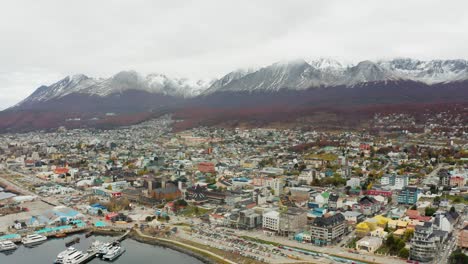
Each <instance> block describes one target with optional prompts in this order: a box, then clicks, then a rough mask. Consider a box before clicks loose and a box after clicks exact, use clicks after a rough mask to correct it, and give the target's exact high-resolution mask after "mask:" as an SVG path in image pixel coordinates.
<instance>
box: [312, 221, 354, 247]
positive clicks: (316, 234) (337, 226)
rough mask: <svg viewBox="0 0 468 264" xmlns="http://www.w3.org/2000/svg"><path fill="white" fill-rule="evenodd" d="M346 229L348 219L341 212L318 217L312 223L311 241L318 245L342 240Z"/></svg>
mask: <svg viewBox="0 0 468 264" xmlns="http://www.w3.org/2000/svg"><path fill="white" fill-rule="evenodd" d="M346 229H347V223H346V219H345V217H344V216H343V214H341V213H338V214H335V215H332V216H329V217H324V216H322V217H317V218H315V219H314V221H313V222H312V224H311V225H310V233H311V241H312V243H314V244H315V245H318V246H325V245H331V244H333V243H336V242H338V241H339V240H341V238H342V236H343V235H344V234H345V232H346Z"/></svg>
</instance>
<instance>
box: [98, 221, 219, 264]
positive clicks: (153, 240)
mask: <svg viewBox="0 0 468 264" xmlns="http://www.w3.org/2000/svg"><path fill="white" fill-rule="evenodd" d="M124 232H125V231H123V230H112V229H110V230H103V229H93V235H104V236H117V235H122V234H123V233H124ZM128 238H129V239H132V240H135V241H138V242H140V243H144V244H148V245H153V246H158V247H162V248H169V249H172V250H175V251H177V252H180V253H182V254H185V255H188V256H190V257H193V258H196V259H198V260H199V261H201V262H203V263H205V264H216V263H220V262H218V261H215V260H214V257H211V256H208V255H206V254H202V252H196V251H195V250H192V249H189V248H186V247H183V246H180V245H176V244H175V243H171V242H168V241H162V240H161V239H159V238H157V237H149V236H148V237H145V236H142V235H140V233H139V232H137V231H135V230H134V229H132V231H131V232H130V234H128Z"/></svg>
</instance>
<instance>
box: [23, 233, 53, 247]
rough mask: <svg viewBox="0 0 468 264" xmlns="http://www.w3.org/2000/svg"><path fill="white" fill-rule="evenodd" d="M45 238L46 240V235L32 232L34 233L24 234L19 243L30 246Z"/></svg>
mask: <svg viewBox="0 0 468 264" xmlns="http://www.w3.org/2000/svg"><path fill="white" fill-rule="evenodd" d="M46 240H47V237H45V236H41V235H38V234H34V235H27V236H25V237H24V238H23V239H21V243H23V244H24V245H25V246H32V245H36V244H40V243H42V242H44V241H46Z"/></svg>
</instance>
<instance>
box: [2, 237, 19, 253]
mask: <svg viewBox="0 0 468 264" xmlns="http://www.w3.org/2000/svg"><path fill="white" fill-rule="evenodd" d="M17 248H18V246H17V245H16V244H15V243H13V242H11V241H9V240H5V241H0V252H3V251H10V250H15V249H17Z"/></svg>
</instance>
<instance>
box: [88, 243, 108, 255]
mask: <svg viewBox="0 0 468 264" xmlns="http://www.w3.org/2000/svg"><path fill="white" fill-rule="evenodd" d="M104 244H105V243H104V242H101V241H99V240H96V241H94V242H93V243H91V246H90V247H89V248H88V250H87V252H88V253H92V252H94V253H96V252H98V251H99V249H100V248H101V247H102V246H103V245H104Z"/></svg>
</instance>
